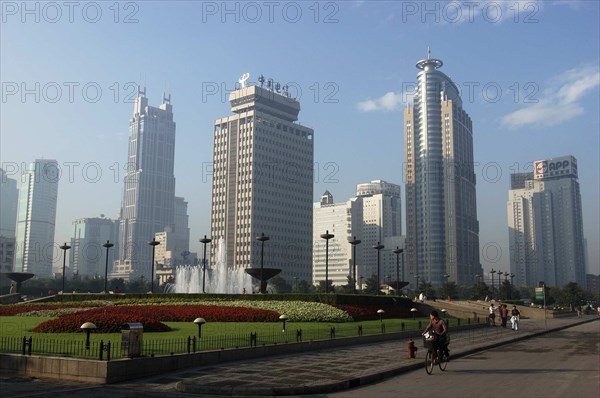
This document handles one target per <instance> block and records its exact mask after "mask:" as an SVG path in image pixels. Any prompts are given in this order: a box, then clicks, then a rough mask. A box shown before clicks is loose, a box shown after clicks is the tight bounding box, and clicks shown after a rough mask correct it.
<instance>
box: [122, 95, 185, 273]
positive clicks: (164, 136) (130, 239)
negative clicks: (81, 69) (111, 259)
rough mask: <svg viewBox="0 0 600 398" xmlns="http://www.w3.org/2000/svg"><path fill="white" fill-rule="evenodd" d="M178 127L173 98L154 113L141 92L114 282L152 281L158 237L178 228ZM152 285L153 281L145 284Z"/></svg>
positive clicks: (133, 123) (131, 130)
mask: <svg viewBox="0 0 600 398" xmlns="http://www.w3.org/2000/svg"><path fill="white" fill-rule="evenodd" d="M175 127H176V125H175V121H174V120H173V106H172V105H171V97H170V95H169V96H168V97H167V96H164V95H163V101H162V104H161V105H160V106H159V107H158V108H155V107H153V106H149V105H148V98H146V92H145V90H144V91H141V90H138V97H137V98H136V99H135V103H134V110H133V116H132V118H131V120H130V122H129V151H128V158H127V162H128V170H127V174H126V176H125V186H124V191H123V201H122V206H121V207H122V209H121V218H120V226H119V250H118V255H119V257H118V259H117V261H116V262H115V266H114V268H113V273H112V275H111V277H113V278H123V279H125V280H129V279H131V278H139V277H140V276H143V277H144V278H150V274H151V269H150V262H151V256H152V248H151V246H150V245H148V242H149V241H151V240H152V239H153V238H154V234H155V233H157V232H160V231H164V230H165V228H166V227H173V224H174V217H175V205H174V202H175V175H174V172H173V167H174V161H175ZM146 280H148V279H146Z"/></svg>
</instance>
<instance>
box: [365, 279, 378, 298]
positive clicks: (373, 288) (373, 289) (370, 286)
mask: <svg viewBox="0 0 600 398" xmlns="http://www.w3.org/2000/svg"><path fill="white" fill-rule="evenodd" d="M377 291H379V294H381V286H380V285H379V281H378V280H377V277H376V276H375V275H371V276H370V277H369V279H367V280H366V281H365V289H364V292H365V293H366V294H374V295H376V294H377Z"/></svg>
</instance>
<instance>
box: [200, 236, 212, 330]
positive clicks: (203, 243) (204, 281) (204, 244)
mask: <svg viewBox="0 0 600 398" xmlns="http://www.w3.org/2000/svg"><path fill="white" fill-rule="evenodd" d="M210 242H212V239H208V238H207V237H206V235H204V238H202V239H200V243H202V245H203V246H204V256H203V257H202V293H206V290H205V286H206V244H207V243H210ZM199 319H201V318H199Z"/></svg>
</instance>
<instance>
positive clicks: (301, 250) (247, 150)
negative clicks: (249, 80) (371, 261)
mask: <svg viewBox="0 0 600 398" xmlns="http://www.w3.org/2000/svg"><path fill="white" fill-rule="evenodd" d="M259 81H260V82H261V83H260V86H258V85H252V86H246V82H245V79H242V80H241V82H242V87H241V88H240V89H238V90H235V91H233V92H232V93H231V94H230V95H229V101H230V103H231V110H232V112H233V113H234V114H233V115H231V116H228V117H224V118H221V119H217V120H215V121H214V147H213V180H212V213H211V237H212V239H213V244H212V245H211V258H213V259H215V258H216V254H217V250H218V247H219V244H218V242H219V240H220V239H223V240H224V247H225V249H224V250H225V252H226V253H225V254H226V256H225V258H226V262H227V267H228V268H230V269H238V268H256V267H260V261H261V250H260V249H261V244H260V243H261V242H258V241H256V237H257V236H259V235H261V234H262V233H264V234H265V235H266V236H269V238H270V240H269V241H267V242H265V243H264V267H268V268H280V269H282V272H281V274H280V276H281V277H283V278H284V279H286V280H287V281H288V283H290V284H291V283H293V282H294V280H295V279H294V278H298V280H306V281H310V280H311V276H312V268H311V261H312V247H311V242H312V195H313V156H314V155H313V143H314V141H313V130H312V129H310V128H308V127H306V126H302V125H300V124H298V123H295V122H296V121H297V120H298V113H299V112H300V103H299V102H298V101H296V100H295V99H293V98H291V97H290V96H289V95H288V92H287V88H286V87H281V86H280V84H279V83H274V82H273V81H272V79H269V80H267V81H266V87H263V85H264V83H265V79H264V78H262V76H261V78H260V79H259ZM213 263H214V261H213Z"/></svg>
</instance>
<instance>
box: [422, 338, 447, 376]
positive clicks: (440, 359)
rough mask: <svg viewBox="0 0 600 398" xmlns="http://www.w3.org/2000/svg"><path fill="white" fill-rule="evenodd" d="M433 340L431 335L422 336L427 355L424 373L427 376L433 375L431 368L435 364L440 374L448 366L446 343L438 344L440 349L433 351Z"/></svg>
mask: <svg viewBox="0 0 600 398" xmlns="http://www.w3.org/2000/svg"><path fill="white" fill-rule="evenodd" d="M434 340H435V338H434V336H433V333H426V334H425V335H424V336H423V345H424V346H425V348H427V354H426V355H425V371H426V372H427V374H429V375H430V374H431V373H433V368H434V367H435V365H436V364H437V365H438V366H439V367H440V370H441V371H442V372H443V371H445V370H446V366H448V359H449V354H448V342H444V343H442V344H440V347H438V349H437V350H434V349H433V345H434Z"/></svg>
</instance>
